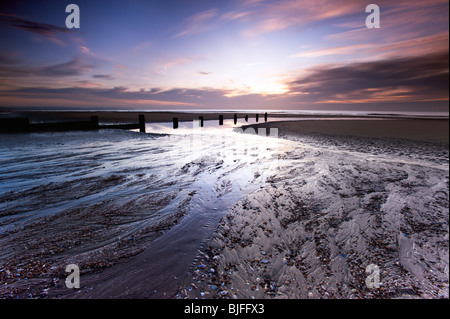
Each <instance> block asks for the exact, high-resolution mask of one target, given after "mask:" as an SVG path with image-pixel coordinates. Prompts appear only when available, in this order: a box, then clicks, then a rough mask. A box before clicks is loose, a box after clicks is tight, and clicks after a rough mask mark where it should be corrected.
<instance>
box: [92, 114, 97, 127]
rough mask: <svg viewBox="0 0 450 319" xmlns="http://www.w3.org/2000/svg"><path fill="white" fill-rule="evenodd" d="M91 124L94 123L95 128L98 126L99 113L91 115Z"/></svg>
mask: <svg viewBox="0 0 450 319" xmlns="http://www.w3.org/2000/svg"><path fill="white" fill-rule="evenodd" d="M91 125H92V128H94V129H97V128H98V116H97V115H92V116H91Z"/></svg>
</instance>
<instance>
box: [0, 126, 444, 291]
mask: <svg viewBox="0 0 450 319" xmlns="http://www.w3.org/2000/svg"><path fill="white" fill-rule="evenodd" d="M205 123H206V125H205V128H203V129H201V128H198V127H197V126H196V124H195V123H186V126H183V125H182V126H180V128H179V129H178V130H173V129H171V127H170V125H169V124H147V132H149V133H146V134H143V133H138V132H133V131H120V130H101V131H98V132H62V133H31V134H4V135H0V245H1V247H2V250H1V253H0V266H1V267H0V268H1V269H2V272H1V273H0V275H1V276H0V278H1V280H2V286H1V288H0V295H2V296H23V295H20V293H21V291H22V290H23V287H24V284H23V281H22V282H19V281H18V280H17V278H23V277H24V276H26V278H29V279H33V278H34V279H35V280H30V282H29V284H28V286H27V285H25V287H28V288H29V287H34V288H33V289H32V292H27V293H29V294H33V296H41V297H42V296H43V297H46V296H52V292H53V295H54V296H69V297H70V296H71V294H72V293H73V292H72V291H71V290H68V289H65V288H64V275H65V274H64V270H63V269H64V268H65V266H66V265H67V264H70V263H74V264H77V265H79V266H80V268H81V269H84V270H85V272H84V273H83V274H82V278H83V282H84V283H85V287H88V288H86V289H84V290H83V289H82V290H81V291H80V294H79V296H81V297H83V296H89V297H124V296H134V297H160V298H168V297H173V296H175V293H176V292H177V291H178V289H179V287H180V286H182V285H184V284H189V283H190V280H191V278H192V276H191V275H190V274H191V273H192V272H194V271H195V270H196V267H197V263H196V262H197V260H198V257H199V252H202V251H204V249H206V248H208V247H209V244H210V243H211V240H212V239H213V238H214V235H215V232H216V229H217V226H218V225H219V222H220V221H221V220H222V218H224V216H227V214H229V213H230V212H231V211H233V210H235V209H236V205H239V203H241V201H243V200H245V199H246V198H250V197H251V196H254V194H260V192H261V191H266V192H267V194H266V195H265V196H263V197H260V199H259V204H261V205H263V204H264V203H269V202H271V201H274V200H276V198H278V197H279V196H286V202H289V200H292V198H294V197H295V198H302V197H305V198H306V197H307V198H308V201H310V202H316V203H318V204H317V205H319V206H320V207H321V212H322V214H321V215H320V216H322V218H323V216H324V215H327V214H328V215H329V216H330V217H331V216H334V215H333V214H335V212H336V211H341V212H343V211H345V212H346V216H347V217H346V220H345V223H347V224H345V223H344V224H342V228H343V229H342V233H340V235H339V236H341V237H342V238H344V239H345V241H346V242H352V240H351V238H352V235H351V233H352V232H358V230H355V229H358V228H357V227H356V228H355V226H354V225H353V224H351V223H353V222H354V223H362V222H361V220H362V219H359V218H361V217H360V215H361V214H364V212H365V211H366V210H364V209H362V208H361V207H363V206H364V205H365V206H364V207H372V206H374V207H375V206H377V207H376V209H377V210H378V211H386V212H395V213H392V214H390V213H389V214H386V216H388V217H386V218H387V219H388V220H389V218H391V219H390V221H391V225H394V226H392V227H393V228H392V229H395V231H397V232H398V234H400V233H402V234H403V233H406V232H409V233H407V234H406V235H407V236H409V237H408V238H409V239H410V240H412V241H413V242H414V241H417V243H416V247H419V246H420V247H421V249H422V252H423V251H424V250H425V251H426V248H423V247H427V245H430V246H431V245H434V248H430V249H429V251H428V252H427V253H426V254H423V256H426V257H425V261H424V262H422V263H426V264H427V266H423V267H422V266H420V265H419V266H418V264H419V263H420V262H421V261H420V258H419V257H417V258H416V257H415V258H416V259H414V260H413V261H411V260H409V259H408V260H407V261H405V265H406V266H405V268H406V269H407V271H408V272H409V273H412V274H413V275H412V276H413V277H414V276H415V277H417V276H422V277H424V276H425V277H426V276H427V274H428V273H429V274H431V272H430V271H433V274H434V275H433V276H435V277H436V278H435V281H439V283H440V285H441V286H442V287H440V288H438V289H437V291H438V292H437V293H436V294H437V295H439V294H441V295H444V296H445V295H446V296H447V297H448V245H447V246H445V244H444V243H443V242H442V239H445V238H447V241H448V185H449V184H448V183H449V182H448V181H449V174H448V171H449V170H448V149H446V147H444V146H442V145H438V144H430V143H414V142H410V143H409V144H408V143H404V142H403V141H400V142H398V141H390V140H380V141H375V142H372V143H367V140H364V139H356V138H355V139H349V138H348V139H340V140H339V141H338V140H333V139H329V140H327V139H325V138H321V139H320V138H306V137H304V138H301V139H298V140H284V139H278V138H276V136H277V135H276V131H274V132H272V133H273V134H272V137H266V136H259V135H257V134H241V133H237V132H233V131H232V127H233V124H232V123H231V121H229V120H226V121H225V123H226V124H225V125H224V127H222V128H219V129H218V128H217V125H216V124H214V123H212V122H211V123H209V122H208V121H205ZM210 124H211V125H210ZM173 133H176V134H173ZM247 133H248V132H247ZM289 185H291V186H292V185H295V187H294V188H292V187H291V186H289ZM358 185H359V186H358ZM275 189H278V190H279V192H276V191H275ZM292 189H295V192H293V191H292ZM252 194H253V195H252ZM347 199H348V200H347ZM350 199H351V200H350ZM338 206H339V207H338ZM405 206H408V212H412V213H410V214H411V216H410V217H408V218H412V220H415V218H416V217H417V216H418V217H417V218H420V221H417V220H416V222H417V223H420V225H422V226H423V229H422V230H421V229H420V227H419V226H420V225H419V226H417V225H416V226H414V224H413V222H411V223H410V224H407V223H406V219H405V220H403V219H402V220H396V221H395V222H394V221H392V218H394V219H395V218H399V216H400V215H399V214H403V215H405V214H406V213H401V212H402V211H403V212H404V211H405ZM374 209H375V208H374ZM352 211H355V212H357V213H355V215H354V219H352V218H350V217H348V216H349V214H350V216H352V214H351V212H352ZM403 215H402V216H403ZM358 216H359V217H358ZM334 217H336V216H334ZM402 218H403V217H402ZM405 218H406V217H405ZM377 222H379V221H377ZM367 223H368V222H367ZM402 223H406V224H405V225H402ZM369 224H370V223H369ZM345 225H347V226H348V225H350V226H351V225H353V226H351V227H350V226H349V227H347V228H346V229H344V228H345ZM361 225H363V224H361ZM361 225H360V226H361ZM364 225H366V224H364ZM411 225H413V226H411ZM430 225H434V226H430ZM403 226H404V227H403ZM361 227H362V226H361ZM367 227H369V226H367ZM370 227H375V226H374V225H372V224H370ZM402 227H403V228H402ZM414 227H415V228H414ZM349 229H350V230H349ZM392 229H391V228H389V229H386V231H388V232H389V231H392ZM290 231H292V232H293V233H291V235H290V236H294V237H295V232H296V231H297V230H295V229H290ZM298 232H299V234H300V233H301V231H300V230H298ZM367 234H369V233H367ZM367 234H366V235H367ZM377 234H378V233H377ZM398 234H397V235H398ZM414 234H417V235H416V236H415V237H414ZM309 235H311V234H309ZM397 235H395V236H393V237H392V236H391V237H392V238H391V239H392V240H393V241H394V242H395V240H396V239H395V238H397ZM302 236H306V235H305V234H304V233H302ZM354 236H355V238H357V237H358V236H360V235H357V234H356V233H355V234H354ZM367 236H369V237H370V236H371V235H370V234H369V235H367ZM344 239H342V240H344ZM394 242H393V243H394ZM396 247H397V246H396ZM398 247H400V246H398ZM398 247H397V248H398ZM349 249H350V248H349ZM393 249H395V248H393ZM398 249H400V248H398ZM399 251H400V250H399ZM417 251H419V250H417ZM403 253H404V252H402V254H403ZM412 253H413V252H411V254H412ZM130 259H132V260H133V261H132V262H131V263H123V261H124V260H130ZM394 259H395V258H394ZM430 259H432V260H433V261H430ZM391 261H392V260H389V261H386V262H391ZM130 265H132V266H130ZM408 267H409V268H408ZM420 267H421V268H420ZM36 269H37V270H36ZM95 269H100V270H102V272H100V274H98V273H93V271H94V270H95ZM131 269H132V270H131ZM417 269H420V271H418V270H417ZM36 278H42V279H41V280H37V279H36ZM55 278H56V279H55ZM433 278H434V277H433ZM446 278H447V279H446ZM445 280H447V284H445ZM49 282H51V283H54V284H53V285H50V284H49ZM430 282H431V283H432V282H433V281H430ZM430 282H427V283H426V286H427V287H428V286H430V285H431V283H430ZM20 287H21V288H20ZM19 288H20V289H22V290H20V289H19ZM427 289H428V288H427ZM24 293H25V292H24ZM427 293H429V294H430V296H436V295H433V294H432V293H430V292H429V291H428V290H427Z"/></svg>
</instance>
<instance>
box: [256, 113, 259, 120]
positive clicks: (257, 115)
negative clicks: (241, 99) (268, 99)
mask: <svg viewBox="0 0 450 319" xmlns="http://www.w3.org/2000/svg"><path fill="white" fill-rule="evenodd" d="M258 120H259V114H256V122H258Z"/></svg>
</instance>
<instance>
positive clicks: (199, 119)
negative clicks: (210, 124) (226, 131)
mask: <svg viewBox="0 0 450 319" xmlns="http://www.w3.org/2000/svg"><path fill="white" fill-rule="evenodd" d="M198 121H199V124H200V127H203V116H199V117H198Z"/></svg>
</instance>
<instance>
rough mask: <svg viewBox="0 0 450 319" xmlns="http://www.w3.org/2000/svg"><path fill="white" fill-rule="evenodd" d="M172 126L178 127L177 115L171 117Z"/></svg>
mask: <svg viewBox="0 0 450 319" xmlns="http://www.w3.org/2000/svg"><path fill="white" fill-rule="evenodd" d="M173 128H174V129H176V128H178V117H174V118H173Z"/></svg>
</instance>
